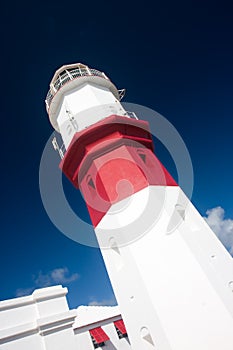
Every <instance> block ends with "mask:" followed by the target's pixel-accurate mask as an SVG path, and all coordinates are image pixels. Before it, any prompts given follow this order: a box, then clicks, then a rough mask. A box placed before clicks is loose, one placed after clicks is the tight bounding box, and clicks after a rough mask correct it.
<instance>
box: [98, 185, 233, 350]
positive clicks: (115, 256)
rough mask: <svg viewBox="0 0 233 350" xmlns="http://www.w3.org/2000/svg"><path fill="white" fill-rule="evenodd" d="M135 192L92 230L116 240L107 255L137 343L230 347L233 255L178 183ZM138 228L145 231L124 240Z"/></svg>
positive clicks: (104, 240)
mask: <svg viewBox="0 0 233 350" xmlns="http://www.w3.org/2000/svg"><path fill="white" fill-rule="evenodd" d="M164 190H165V196H162V192H163V191H164ZM132 197H134V198H133V199H132V200H129V198H128V199H126V200H124V201H122V203H117V204H116V205H115V204H114V205H113V206H112V208H111V209H110V210H109V212H108V213H107V214H106V215H105V217H104V218H103V219H102V220H101V221H100V223H99V224H98V226H97V228H96V229H95V231H96V234H97V237H98V240H99V242H100V245H101V246H105V247H106V245H107V244H109V246H111V245H110V244H111V242H112V241H113V240H114V242H115V246H113V247H112V249H102V254H103V257H104V260H105V264H106V267H107V271H108V273H109V276H110V280H111V282H112V286H113V289H114V293H115V296H116V298H117V301H118V304H119V307H120V308H121V314H122V316H123V319H124V321H125V325H126V327H127V330H128V334H129V339H130V340H131V343H132V348H133V349H135V350H137V349H138V350H140V349H148V350H149V349H153V348H155V349H157V348H158V349H163V350H165V349H172V350H181V349H189V350H196V349H198V350H207V349H211V350H219V349H221V350H231V349H232V344H233V331H232V330H233V298H232V290H231V288H230V287H229V283H230V281H232V280H233V260H232V258H231V256H230V255H229V253H228V252H227V251H226V249H225V248H224V247H223V246H222V244H221V242H220V241H219V240H218V239H217V237H216V236H215V234H214V233H213V232H212V231H211V229H210V228H209V227H208V225H207V224H206V222H205V220H204V219H203V218H202V217H201V216H200V214H199V213H198V212H197V211H196V209H195V208H194V207H193V205H192V204H191V203H190V202H189V200H188V199H187V198H186V196H185V195H184V193H183V192H182V190H181V189H180V188H179V187H178V186H167V187H166V188H164V187H162V186H149V187H147V188H145V189H143V190H142V191H139V192H138V193H135V194H134V195H133V196H132ZM162 200H163V201H162ZM124 202H125V203H127V205H124ZM186 204H188V205H187V206H186ZM158 205H159V206H160V208H161V209H162V211H161V213H159V210H158V208H157V207H158ZM120 207H121V210H119V208H120ZM143 207H144V211H143ZM156 208H157V217H156ZM140 213H141V214H140ZM153 213H154V214H153ZM134 215H135V216H134ZM153 215H154V216H153ZM133 217H135V222H134V221H133V220H132V218H133ZM139 217H141V220H140V222H138V221H137V220H136V218H139ZM151 218H152V219H153V218H154V219H155V220H154V224H153V225H152V226H151V227H150V226H147V225H148V223H149V222H150V221H149V220H150V219H151ZM178 224H179V225H178ZM138 227H139V232H140V231H141V233H143V232H145V234H144V235H143V236H141V237H138V239H135V240H134V241H133V242H131V244H130V245H123V246H121V244H119V242H120V243H123V242H122V237H123V238H124V237H126V236H124V235H125V234H126V231H127V230H128V232H131V231H132V232H137V230H138ZM172 227H174V230H172ZM114 229H115V230H114ZM125 230H126V231H125ZM108 240H109V241H108ZM132 315H134V316H133V317H132ZM149 338H151V340H152V342H151V341H148V339H149Z"/></svg>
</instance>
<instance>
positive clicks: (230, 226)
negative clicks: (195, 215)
mask: <svg viewBox="0 0 233 350" xmlns="http://www.w3.org/2000/svg"><path fill="white" fill-rule="evenodd" d="M206 215H207V216H206V217H204V219H205V220H206V222H207V223H208V225H209V226H210V227H211V228H212V230H213V231H214V232H215V234H216V236H217V237H218V238H219V239H220V241H221V242H222V244H223V245H224V246H225V247H226V249H227V250H228V251H229V252H230V254H231V255H233V220H232V219H225V218H224V216H225V211H224V209H223V208H222V207H216V208H212V209H209V210H207V212H206Z"/></svg>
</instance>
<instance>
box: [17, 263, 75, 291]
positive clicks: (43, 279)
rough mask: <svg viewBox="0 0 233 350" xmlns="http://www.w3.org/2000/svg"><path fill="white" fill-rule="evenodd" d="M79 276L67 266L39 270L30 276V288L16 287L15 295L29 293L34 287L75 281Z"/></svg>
mask: <svg viewBox="0 0 233 350" xmlns="http://www.w3.org/2000/svg"><path fill="white" fill-rule="evenodd" d="M78 278H79V274H78V273H73V274H71V273H70V272H69V269H68V268H67V267H60V268H57V269H54V270H52V271H49V272H48V273H42V271H39V273H38V274H37V275H34V276H32V280H33V283H34V286H33V287H30V288H18V289H17V290H16V292H15V296H16V297H21V296H25V295H29V294H31V293H32V291H33V290H34V289H35V288H43V287H49V286H52V285H56V284H64V285H66V284H69V283H72V282H74V281H76V280H77V279H78Z"/></svg>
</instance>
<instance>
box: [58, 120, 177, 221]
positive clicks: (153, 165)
mask: <svg viewBox="0 0 233 350" xmlns="http://www.w3.org/2000/svg"><path fill="white" fill-rule="evenodd" d="M109 121H110V124H109ZM106 123H108V124H106ZM145 129H146V130H145ZM152 150H153V144H152V138H151V135H150V133H149V131H148V124H147V123H146V122H142V121H138V120H131V119H128V118H125V117H119V116H111V117H108V118H106V119H105V120H104V121H101V122H99V123H96V124H95V125H94V126H92V127H90V128H87V129H86V130H84V131H81V132H79V133H76V135H75V136H74V138H73V140H72V143H71V145H70V147H69V148H68V150H67V152H66V155H65V158H64V159H63V161H62V163H61V167H62V170H63V172H64V173H65V174H66V176H67V177H68V178H69V179H70V181H71V182H72V183H73V184H74V186H75V187H79V188H80V190H81V191H82V193H83V195H84V198H85V201H86V204H87V207H88V211H89V214H90V217H91V220H92V223H93V225H94V226H96V225H97V224H98V223H99V221H100V220H101V219H102V217H103V216H104V215H105V214H106V212H107V211H108V210H109V209H110V207H111V205H112V204H114V203H117V202H119V201H120V200H123V199H125V198H127V197H129V196H130V195H132V194H134V193H136V192H138V191H140V190H142V189H143V188H145V187H147V186H149V185H160V186H176V185H177V184H176V182H175V181H174V180H173V178H172V177H171V175H170V174H169V173H168V172H167V170H166V169H165V168H164V167H163V165H162V164H161V163H160V162H159V160H158V159H157V157H156V156H155V155H154V153H153V151H152Z"/></svg>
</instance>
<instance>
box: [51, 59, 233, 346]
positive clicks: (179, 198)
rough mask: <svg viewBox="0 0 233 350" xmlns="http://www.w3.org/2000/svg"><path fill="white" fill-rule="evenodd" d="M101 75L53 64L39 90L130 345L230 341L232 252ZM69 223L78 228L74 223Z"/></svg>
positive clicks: (141, 124)
mask: <svg viewBox="0 0 233 350" xmlns="http://www.w3.org/2000/svg"><path fill="white" fill-rule="evenodd" d="M121 95H122V91H118V90H117V88H116V87H115V85H114V84H113V83H112V82H111V81H110V80H109V79H108V77H107V76H106V75H105V74H104V73H102V72H99V71H97V70H94V69H90V68H88V67H87V66H86V65H83V64H72V65H66V66H63V67H61V68H60V69H59V70H58V71H57V72H56V73H55V75H54V77H53V79H52V81H51V84H50V90H49V93H48V95H47V98H46V106H47V111H48V114H49V118H50V122H51V124H52V125H53V127H54V128H55V129H56V130H57V131H58V132H60V133H61V136H62V139H63V141H64V145H65V149H66V151H65V154H64V158H63V159H62V162H61V165H60V166H61V168H62V171H63V172H64V174H65V175H66V176H67V177H68V178H69V179H70V181H71V182H72V183H73V185H74V186H75V187H76V188H79V189H80V190H81V191H82V194H83V196H84V198H85V200H86V203H87V207H88V210H89V213H90V217H91V220H92V223H93V226H94V229H95V232H96V237H97V239H98V242H99V245H100V248H101V252H102V255H103V258H104V261H105V265H106V268H107V271H108V274H109V277H110V280H111V283H112V287H113V289H114V293H115V296H116V299H117V301H118V304H119V307H120V311H121V314H122V317H123V320H124V323H125V326H126V329H127V333H128V336H129V340H130V343H131V346H132V348H133V349H134V350H142V349H146V350H147V349H148V350H149V349H158V350H220V349H221V350H232V348H233V261H232V258H231V256H230V255H229V254H228V252H227V251H226V250H225V248H224V247H223V246H222V244H221V243H220V242H219V240H218V239H217V238H216V236H215V235H214V233H213V232H212V231H211V229H210V228H209V227H208V225H207V224H206V222H205V221H204V219H203V218H202V217H201V216H200V214H199V213H198V212H197V210H196V209H195V208H194V207H193V205H192V204H191V203H190V202H189V200H188V199H187V197H186V196H185V194H184V193H183V192H182V190H181V189H180V187H179V186H178V185H177V184H176V182H175V181H174V180H173V178H172V177H171V176H170V175H169V173H168V172H167V170H166V169H165V168H164V167H163V165H162V164H161V163H160V162H159V160H158V159H157V158H156V156H155V155H154V153H153V143H152V137H151V134H150V132H149V126H148V124H147V122H145V121H139V120H137V119H135V118H130V115H129V114H128V113H127V112H126V111H125V110H124V108H123V107H122V105H121V104H120V102H119V101H120V99H121ZM77 229H78V228H77Z"/></svg>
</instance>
